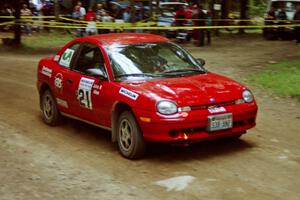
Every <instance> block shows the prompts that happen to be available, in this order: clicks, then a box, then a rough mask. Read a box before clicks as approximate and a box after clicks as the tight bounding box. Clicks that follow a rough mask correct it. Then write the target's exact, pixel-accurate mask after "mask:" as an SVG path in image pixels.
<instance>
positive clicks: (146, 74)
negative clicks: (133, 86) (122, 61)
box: [115, 73, 159, 78]
mask: <svg viewBox="0 0 300 200" xmlns="http://www.w3.org/2000/svg"><path fill="white" fill-rule="evenodd" d="M128 76H138V77H158V76H159V75H155V74H149V73H140V74H120V75H116V76H115V78H121V77H128Z"/></svg>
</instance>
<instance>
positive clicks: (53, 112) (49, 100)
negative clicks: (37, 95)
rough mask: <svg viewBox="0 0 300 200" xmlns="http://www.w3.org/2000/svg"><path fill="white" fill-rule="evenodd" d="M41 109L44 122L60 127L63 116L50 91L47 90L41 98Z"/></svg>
mask: <svg viewBox="0 0 300 200" xmlns="http://www.w3.org/2000/svg"><path fill="white" fill-rule="evenodd" d="M41 108H42V114H43V121H44V122H45V123H46V124H48V125H50V126H55V125H58V124H59V122H60V121H61V115H60V113H59V110H58V109H57V104H56V101H55V99H54V97H53V95H52V93H51V92H50V91H49V90H46V91H45V92H44V93H43V94H42V96H41Z"/></svg>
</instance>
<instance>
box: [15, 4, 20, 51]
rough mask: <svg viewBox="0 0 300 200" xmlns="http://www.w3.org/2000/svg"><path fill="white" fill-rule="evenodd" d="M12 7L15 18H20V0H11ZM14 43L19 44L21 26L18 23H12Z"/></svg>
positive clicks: (17, 19)
mask: <svg viewBox="0 0 300 200" xmlns="http://www.w3.org/2000/svg"><path fill="white" fill-rule="evenodd" d="M13 8H14V9H15V20H16V21H19V20H20V15H21V14H20V9H21V2H20V0H15V1H13ZM13 43H14V45H20V44H21V26H20V24H19V23H17V24H15V25H14V41H13Z"/></svg>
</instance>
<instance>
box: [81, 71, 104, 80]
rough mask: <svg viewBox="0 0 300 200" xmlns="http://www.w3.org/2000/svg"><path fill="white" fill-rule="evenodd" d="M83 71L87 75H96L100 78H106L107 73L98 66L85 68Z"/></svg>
mask: <svg viewBox="0 0 300 200" xmlns="http://www.w3.org/2000/svg"><path fill="white" fill-rule="evenodd" d="M85 73H86V75H88V76H93V77H97V78H100V79H101V80H106V79H107V75H106V74H105V73H104V72H103V71H102V70H101V69H98V68H92V69H87V70H86V71H85Z"/></svg>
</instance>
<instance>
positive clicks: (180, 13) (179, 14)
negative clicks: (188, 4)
mask: <svg viewBox="0 0 300 200" xmlns="http://www.w3.org/2000/svg"><path fill="white" fill-rule="evenodd" d="M185 20H186V12H185V10H184V6H179V8H178V10H177V11H176V13H175V23H176V26H183V25H184V23H185Z"/></svg>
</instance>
